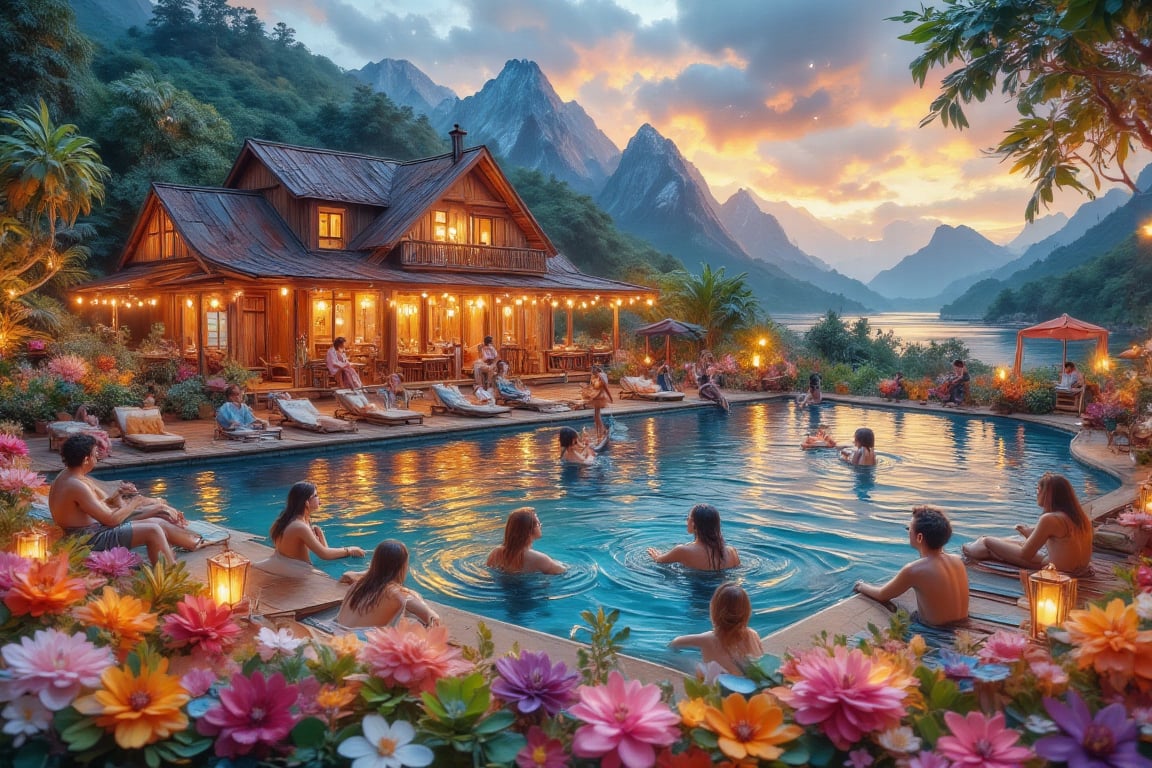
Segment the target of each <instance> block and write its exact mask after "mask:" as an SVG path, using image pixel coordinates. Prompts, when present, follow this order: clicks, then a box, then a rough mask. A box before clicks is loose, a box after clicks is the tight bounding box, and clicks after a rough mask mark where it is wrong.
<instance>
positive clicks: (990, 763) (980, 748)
mask: <svg viewBox="0 0 1152 768" xmlns="http://www.w3.org/2000/svg"><path fill="white" fill-rule="evenodd" d="M944 722H945V723H946V724H947V725H948V729H949V730H951V731H952V733H951V735H948V736H941V737H940V739H939V741H937V742H936V750H937V751H938V752H939V753H940V754H942V755H943V756H944V757H946V758H948V759H949V760H951V761H952V765H953V766H972V768H1014V767H1015V766H1018V765H1022V764H1023V763H1024V762H1025V761H1027V760H1029V759H1031V758H1032V750H1030V749H1028V747H1023V746H1017V745H1016V742H1017V741H1019V740H1020V734H1019V732H1017V731H1014V730H1012V729H1011V728H1005V727H1004V715H1002V714H996V715H993V716H992V717H987V716H986V715H984V714H983V713H982V712H969V713H968V716H967V717H965V716H964V715H960V714H958V713H956V712H945V713H944Z"/></svg>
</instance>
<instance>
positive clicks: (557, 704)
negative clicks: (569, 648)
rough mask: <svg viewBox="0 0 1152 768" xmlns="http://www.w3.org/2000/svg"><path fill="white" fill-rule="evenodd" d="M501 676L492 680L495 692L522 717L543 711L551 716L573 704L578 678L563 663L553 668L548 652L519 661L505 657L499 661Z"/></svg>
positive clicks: (530, 654)
mask: <svg viewBox="0 0 1152 768" xmlns="http://www.w3.org/2000/svg"><path fill="white" fill-rule="evenodd" d="M496 671H497V672H499V673H500V676H499V677H498V678H496V679H495V680H494V681H492V693H494V694H496V695H497V696H499V697H500V698H501V699H503V700H504V701H506V702H508V703H509V704H512V705H514V706H515V708H516V709H517V710H519V711H520V713H521V714H525V715H528V714H531V713H533V712H535V711H536V710H538V709H542V710H543V711H544V713H545V714H546V715H548V716H550V717H551V716H555V715H557V714H559V712H560V710H561V709H563V708H564V707H565V706H567V705H568V704H569V703H571V702H572V701H573V698H574V696H573V692H574V691H575V690H576V684H577V683H578V682H579V679H580V678H579V675H577V674H576V673H575V672H573V673H569V672H568V667H567V666H565V664H564V662H562V661H561V662H558V663H557V664H556V666H552V661H551V660H550V659H549V658H548V654H546V653H532V652H530V651H526V652H524V653H522V654H520V657H519V658H513V657H510V656H505V657H504V658H502V659H497V660H496Z"/></svg>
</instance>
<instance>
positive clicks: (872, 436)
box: [840, 427, 876, 467]
mask: <svg viewBox="0 0 1152 768" xmlns="http://www.w3.org/2000/svg"><path fill="white" fill-rule="evenodd" d="M852 444H853V445H854V446H855V447H854V448H842V449H840V460H841V461H846V462H848V463H849V464H851V465H853V466H856V467H874V466H876V433H875V432H873V431H872V430H871V429H869V428H868V427H860V429H858V430H856V433H855V434H853V435H852Z"/></svg>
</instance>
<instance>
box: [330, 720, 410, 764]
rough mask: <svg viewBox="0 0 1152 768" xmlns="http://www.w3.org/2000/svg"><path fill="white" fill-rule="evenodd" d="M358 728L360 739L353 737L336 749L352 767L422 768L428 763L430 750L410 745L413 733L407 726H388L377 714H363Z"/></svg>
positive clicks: (400, 721)
mask: <svg viewBox="0 0 1152 768" xmlns="http://www.w3.org/2000/svg"><path fill="white" fill-rule="evenodd" d="M361 726H362V727H363V729H364V735H363V736H353V737H352V738H350V739H347V740H345V741H343V742H341V743H340V746H339V747H337V749H336V751H337V752H339V753H340V754H341V755H343V756H344V757H348V758H351V759H352V768H402V766H409V768H424V766H426V765H429V764H431V763H432V750H430V749H428V747H425V746H424V745H423V744H413V743H412V738H413V737H414V736H415V735H416V730H415V729H414V728H413V727H412V724H411V723H408V722H406V721H404V720H397V721H396V722H395V723H393V724H392V725H388V721H387V720H385V719H384V718H382V717H380V715H367V716H365V718H364V722H363V723H361Z"/></svg>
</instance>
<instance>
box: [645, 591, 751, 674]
mask: <svg viewBox="0 0 1152 768" xmlns="http://www.w3.org/2000/svg"><path fill="white" fill-rule="evenodd" d="M708 613H709V615H710V617H711V619H712V629H711V630H710V631H708V632H702V633H701V634H699V635H681V636H680V637H677V638H676V639H674V640H673V641H672V642H671V643H669V644H668V645H669V647H671V648H699V649H700V653H701V655H702V656H703V659H704V663H705V664H708V663H712V662H714V663H716V664H719V665H720V666H721V667H723V668H724V671H725V672H729V673H731V674H733V675H742V674H744V667H745V666H746V665H747V664H748V662H749V661H752V660H754V659H758V658H760V657H761V656H763V655H764V647H763V646H762V645H761V644H760V636H759V635H758V634H756V631H755V630H754V629H752V628H751V627H749V626H748V621H749V619H751V618H752V601H751V600H750V599H748V593H747V592H745V591H744V588H743V587H741V586H740V585H738V584H733V583H731V582H728V583H726V584H721V585H720V586H718V587H716V591H715V592H713V593H712V601H711V603H709V605H708Z"/></svg>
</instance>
